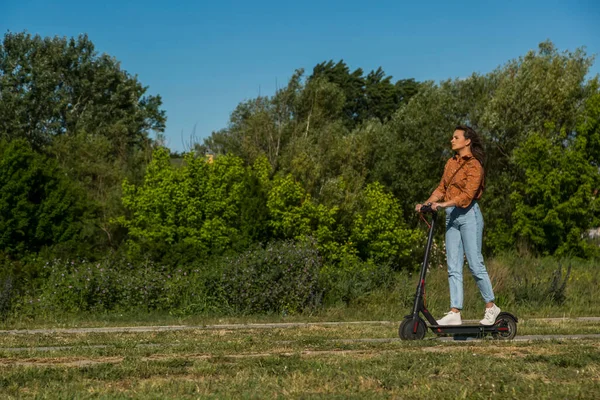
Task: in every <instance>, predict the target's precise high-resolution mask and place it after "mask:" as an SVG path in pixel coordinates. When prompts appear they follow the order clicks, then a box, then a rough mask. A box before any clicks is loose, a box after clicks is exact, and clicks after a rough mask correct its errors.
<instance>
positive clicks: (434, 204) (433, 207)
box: [431, 202, 445, 211]
mask: <svg viewBox="0 0 600 400" xmlns="http://www.w3.org/2000/svg"><path fill="white" fill-rule="evenodd" d="M444 207H445V206H444V203H436V202H434V203H431V209H432V210H433V211H437V210H438V208H444Z"/></svg>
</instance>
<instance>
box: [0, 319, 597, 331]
mask: <svg viewBox="0 0 600 400" xmlns="http://www.w3.org/2000/svg"><path fill="white" fill-rule="evenodd" d="M523 321H524V320H523V319H520V320H519V322H523ZM527 321H536V322H562V321H564V322H567V321H573V322H576V321H592V322H600V317H578V318H531V319H528V320H527ZM463 322H464V323H465V324H469V323H477V322H478V321H475V320H464V321H463ZM399 323H400V321H349V322H280V323H265V324H217V325H162V326H114V327H101V328H57V329H12V330H0V335H27V334H30V335H37V334H46V335H47V334H55V333H60V334H65V333H118V332H164V331H185V330H221V329H228V330H232V329H285V328H308V327H311V326H343V325H398V324H399Z"/></svg>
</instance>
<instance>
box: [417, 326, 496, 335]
mask: <svg viewBox="0 0 600 400" xmlns="http://www.w3.org/2000/svg"><path fill="white" fill-rule="evenodd" d="M429 329H431V331H432V332H433V333H435V334H438V335H441V334H449V335H487V334H489V333H498V332H499V330H501V329H502V328H501V327H499V326H498V324H494V325H430V326H429Z"/></svg>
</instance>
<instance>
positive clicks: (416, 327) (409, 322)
mask: <svg viewBox="0 0 600 400" xmlns="http://www.w3.org/2000/svg"><path fill="white" fill-rule="evenodd" d="M425 333H427V325H425V321H423V320H422V319H421V318H419V319H418V320H416V321H415V320H413V318H412V317H406V318H404V320H403V321H402V323H400V328H398V334H399V335H400V339H402V340H421V339H423V338H424V337H425Z"/></svg>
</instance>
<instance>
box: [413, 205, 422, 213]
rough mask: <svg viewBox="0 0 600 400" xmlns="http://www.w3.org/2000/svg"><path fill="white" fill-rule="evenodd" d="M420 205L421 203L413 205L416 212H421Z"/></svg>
mask: <svg viewBox="0 0 600 400" xmlns="http://www.w3.org/2000/svg"><path fill="white" fill-rule="evenodd" d="M422 206H423V204H417V205H416V206H415V211H416V212H421V207H422Z"/></svg>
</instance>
